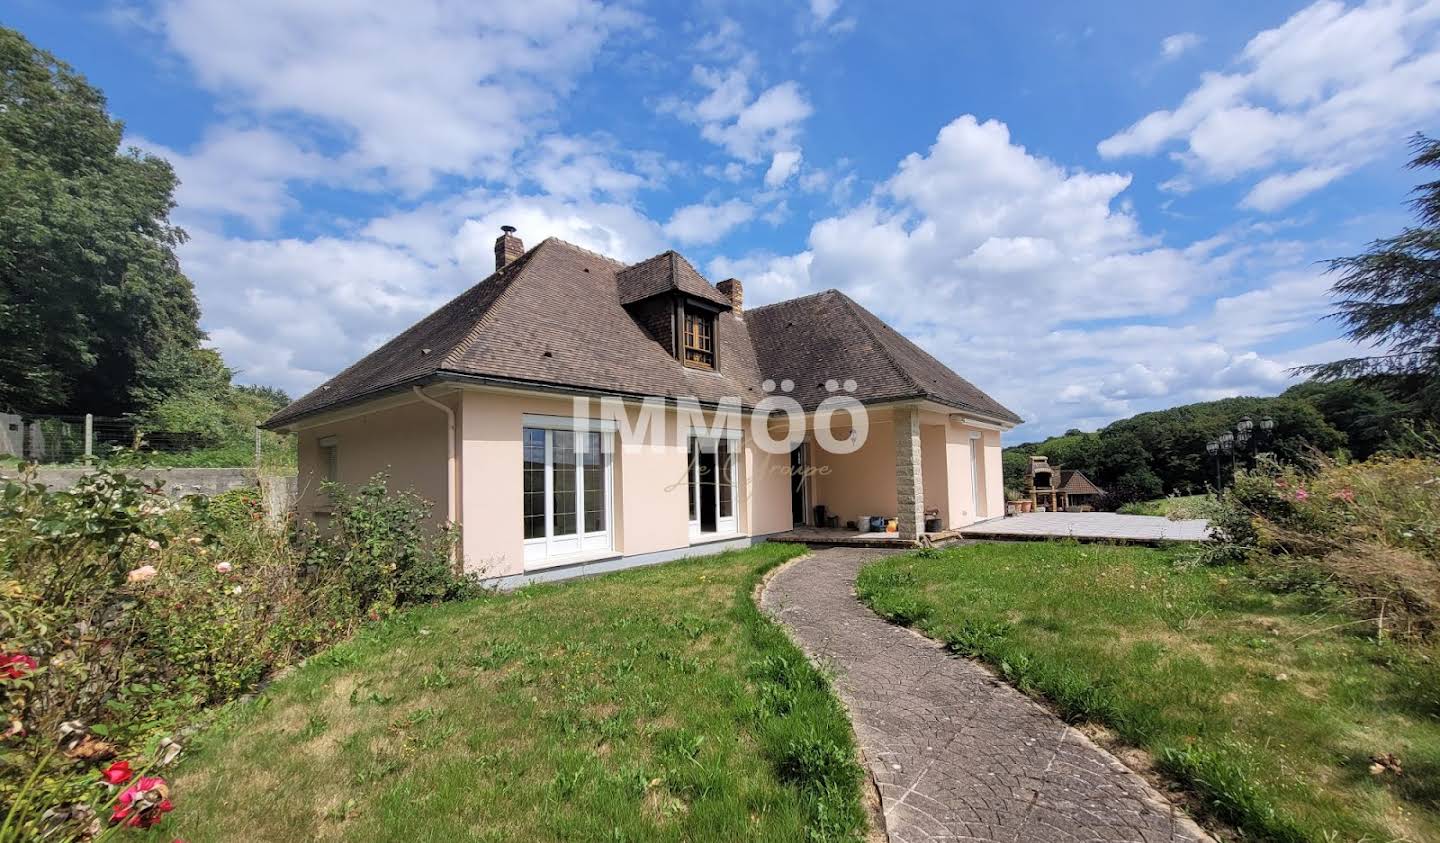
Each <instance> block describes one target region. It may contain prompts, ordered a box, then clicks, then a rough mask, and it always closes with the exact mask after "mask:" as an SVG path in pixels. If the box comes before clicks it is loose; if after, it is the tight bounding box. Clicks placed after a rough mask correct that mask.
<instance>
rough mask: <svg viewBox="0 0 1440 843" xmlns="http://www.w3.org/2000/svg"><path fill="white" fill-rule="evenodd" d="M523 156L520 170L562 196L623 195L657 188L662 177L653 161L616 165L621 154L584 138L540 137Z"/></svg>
mask: <svg viewBox="0 0 1440 843" xmlns="http://www.w3.org/2000/svg"><path fill="white" fill-rule="evenodd" d="M526 157H527V158H528V160H527V161H526V162H525V164H524V166H523V167H522V168H521V170H520V172H521V173H523V174H524V175H525V177H526V178H528V179H529V180H531V181H533V182H534V183H535V184H536V185H538V186H539V187H540V189H541V190H543V191H544V192H546V193H548V194H550V195H551V196H558V197H561V198H564V199H588V198H590V197H592V196H610V197H617V198H627V197H629V196H631V195H632V194H634V193H635V192H636V191H638V190H640V189H642V188H653V187H657V186H658V185H659V183H660V181H661V180H662V179H663V177H664V171H663V167H661V166H660V165H659V164H658V163H657V162H655V161H650V160H636V161H635V162H633V163H632V164H631V166H630V167H627V168H622V167H618V166H617V165H616V161H615V159H616V158H618V157H621V153H619V152H618V151H617V150H615V149H612V148H609V147H608V146H603V145H601V144H600V143H597V142H595V141H593V140H589V139H586V138H577V137H566V136H563V135H553V136H550V137H546V138H542V139H540V140H539V141H538V142H537V143H536V144H535V145H534V148H533V151H530V152H529V153H528V154H527V156H526ZM641 170H648V172H646V173H642V172H640V171H641Z"/></svg>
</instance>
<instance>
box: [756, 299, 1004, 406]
mask: <svg viewBox="0 0 1440 843" xmlns="http://www.w3.org/2000/svg"><path fill="white" fill-rule="evenodd" d="M745 318H746V320H747V321H748V322H749V323H750V335H751V337H752V338H753V339H754V341H755V356H756V358H757V359H758V360H759V361H760V368H761V370H762V371H763V372H764V373H765V376H766V377H768V378H774V379H775V380H776V381H777V382H778V381H782V380H785V379H789V380H792V381H794V382H795V389H794V391H793V392H792V393H791V395H792V397H794V398H795V399H796V400H798V401H799V402H800V404H801V405H802V406H804V407H814V406H817V405H819V403H820V402H821V401H823V400H824V399H825V398H827V397H828V396H829V395H831V394H832V393H830V392H828V391H827V390H826V389H825V383H826V381H828V380H832V379H833V380H835V381H838V382H839V383H840V384H841V385H842V387H843V385H844V382H845V381H846V380H847V379H853V380H854V381H855V383H856V387H857V388H856V391H855V393H854V395H855V397H857V398H859V399H860V400H861V401H865V402H867V403H868V402H875V401H886V400H898V399H904V398H928V399H930V400H933V401H937V402H939V403H941V404H946V405H948V406H951V407H956V408H960V409H968V410H972V411H974V412H976V413H979V414H981V415H985V416H989V417H992V418H997V419H1003V420H1006V421H1013V422H1016V423H1018V422H1020V420H1021V419H1020V417H1019V416H1017V415H1015V414H1014V413H1012V412H1010V411H1009V410H1007V409H1006V408H1005V407H1003V406H1001V405H1000V403H999V402H997V401H996V400H995V399H993V398H991V397H990V396H988V395H986V394H985V393H984V392H981V391H980V390H979V389H978V388H977V387H976V386H975V385H974V384H972V383H970V382H969V381H967V380H965V379H964V378H962V377H960V376H959V375H957V374H955V373H954V372H952V371H951V370H950V368H949V367H948V366H946V365H945V364H944V363H941V362H940V361H939V360H936V359H935V358H934V357H932V356H930V355H929V354H927V353H926V352H925V351H924V350H923V349H921V348H920V347H919V346H917V345H916V344H915V343H913V342H911V341H910V340H908V339H906V338H905V337H904V336H902V335H901V334H900V333H899V332H898V331H896V330H895V329H894V328H891V327H890V326H889V325H886V324H885V323H884V322H882V321H880V319H879V318H877V317H876V316H875V314H873V313H871V312H870V311H868V310H866V309H865V308H863V307H861V306H860V305H858V304H856V303H855V302H854V301H853V300H852V299H851V298H850V297H849V296H847V295H845V294H844V293H842V292H840V291H838V290H826V291H825V292H823V293H816V294H814V295H809V296H803V297H801V298H797V299H789V300H787V301H782V302H777V303H775V304H772V305H767V306H765V307H758V308H755V309H754V310H751V311H749V312H747V313H746V314H745Z"/></svg>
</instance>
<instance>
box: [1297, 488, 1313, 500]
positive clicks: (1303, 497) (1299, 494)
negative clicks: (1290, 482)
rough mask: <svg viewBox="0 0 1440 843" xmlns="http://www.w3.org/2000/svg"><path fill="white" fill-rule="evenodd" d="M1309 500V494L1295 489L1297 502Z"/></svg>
mask: <svg viewBox="0 0 1440 843" xmlns="http://www.w3.org/2000/svg"><path fill="white" fill-rule="evenodd" d="M1309 499H1310V493H1309V492H1307V491H1305V490H1304V489H1296V490H1295V500H1297V501H1307V500H1309Z"/></svg>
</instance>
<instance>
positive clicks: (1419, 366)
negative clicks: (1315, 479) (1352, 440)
mask: <svg viewBox="0 0 1440 843" xmlns="http://www.w3.org/2000/svg"><path fill="white" fill-rule="evenodd" d="M1410 145H1411V149H1412V150H1413V152H1414V157H1413V158H1412V159H1411V160H1410V164H1409V167H1410V169H1414V170H1418V169H1428V168H1440V140H1435V139H1432V138H1429V137H1426V136H1425V135H1419V134H1417V135H1416V136H1415V137H1414V138H1413V139H1412V140H1411V144H1410ZM1413 194H1414V198H1413V199H1412V200H1411V202H1410V206H1411V208H1412V209H1413V210H1414V212H1415V215H1416V217H1417V224H1416V225H1414V226H1410V227H1407V228H1406V229H1405V230H1404V231H1402V232H1401V233H1400V234H1399V235H1397V236H1395V237H1390V238H1387V239H1383V240H1376V241H1374V242H1373V243H1371V244H1370V247H1369V248H1368V249H1366V250H1365V251H1364V252H1362V253H1360V254H1358V255H1354V256H1352V257H1346V258H1336V259H1334V260H1332V261H1330V262H1329V264H1328V266H1329V271H1330V272H1334V273H1337V274H1338V276H1339V278H1338V280H1337V281H1336V282H1335V284H1334V285H1333V286H1332V287H1331V292H1332V294H1333V295H1334V296H1335V297H1336V299H1337V300H1338V301H1337V303H1336V306H1337V308H1338V309H1337V311H1336V312H1335V313H1334V314H1332V317H1333V318H1334V319H1336V320H1338V321H1339V322H1340V323H1341V324H1342V325H1344V326H1345V332H1344V334H1345V336H1346V337H1347V338H1349V339H1351V340H1353V341H1354V342H1356V343H1360V344H1363V345H1366V346H1369V347H1370V349H1371V350H1373V351H1374V352H1375V353H1374V354H1371V355H1368V356H1360V357H1349V358H1346V359H1344V360H1336V361H1333V362H1330V363H1321V364H1318V365H1314V366H1304V367H1301V368H1300V369H1299V370H1298V371H1300V372H1304V373H1307V374H1310V375H1311V376H1312V377H1314V378H1315V379H1317V380H1321V381H1333V380H1338V379H1341V378H1351V377H1353V378H1358V379H1360V380H1361V381H1362V382H1366V381H1369V382H1372V383H1374V384H1376V385H1378V386H1383V387H1386V388H1388V389H1390V390H1392V391H1395V392H1399V393H1401V394H1400V395H1398V396H1397V397H1401V398H1413V399H1415V400H1417V401H1418V402H1419V403H1420V404H1421V406H1422V407H1423V408H1424V411H1425V412H1426V414H1427V415H1429V416H1431V417H1432V418H1440V181H1430V182H1426V183H1424V184H1421V185H1419V186H1418V187H1416V188H1415V190H1414V191H1413Z"/></svg>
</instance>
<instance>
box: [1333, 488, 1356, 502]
mask: <svg viewBox="0 0 1440 843" xmlns="http://www.w3.org/2000/svg"><path fill="white" fill-rule="evenodd" d="M1335 497H1337V498H1339V499H1340V500H1342V501H1344V502H1346V503H1354V502H1355V492H1354V491H1353V490H1351V489H1341V490H1340V491H1338V492H1336V493H1335Z"/></svg>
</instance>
